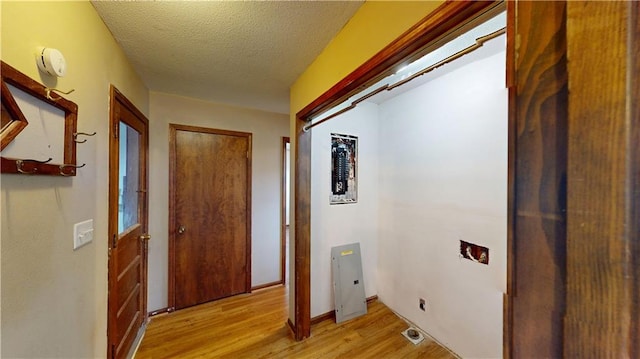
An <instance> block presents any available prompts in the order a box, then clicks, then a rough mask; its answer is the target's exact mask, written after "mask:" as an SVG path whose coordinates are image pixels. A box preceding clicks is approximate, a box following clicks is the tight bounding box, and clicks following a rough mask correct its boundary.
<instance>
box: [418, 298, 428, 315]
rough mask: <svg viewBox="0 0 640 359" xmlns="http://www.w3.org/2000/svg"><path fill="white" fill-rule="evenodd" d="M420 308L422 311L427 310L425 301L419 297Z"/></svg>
mask: <svg viewBox="0 0 640 359" xmlns="http://www.w3.org/2000/svg"><path fill="white" fill-rule="evenodd" d="M420 310H421V311H423V312H426V311H427V301H425V300H424V299H422V298H420Z"/></svg>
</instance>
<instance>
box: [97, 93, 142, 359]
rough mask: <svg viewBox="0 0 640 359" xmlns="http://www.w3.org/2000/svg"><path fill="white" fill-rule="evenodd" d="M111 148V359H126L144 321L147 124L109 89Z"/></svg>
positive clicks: (123, 98) (121, 96)
mask: <svg viewBox="0 0 640 359" xmlns="http://www.w3.org/2000/svg"><path fill="white" fill-rule="evenodd" d="M110 128H111V129H110V145H109V304H108V312H109V314H108V315H109V322H108V326H109V328H108V344H109V347H108V349H107V352H108V357H109V358H124V357H126V356H127V353H128V352H129V350H130V348H131V345H132V344H133V341H134V339H135V337H136V335H137V334H138V331H139V330H140V328H141V327H142V325H143V324H144V323H145V322H146V319H147V309H146V306H147V300H146V294H147V283H146V267H147V240H148V239H149V238H150V237H149V236H148V234H147V193H146V188H147V152H148V150H147V149H148V145H147V144H148V142H149V141H148V131H147V130H148V121H147V119H146V118H145V117H144V115H142V113H140V112H139V111H138V110H137V109H136V108H135V107H134V106H133V105H132V104H131V103H130V102H129V101H128V100H127V99H126V98H125V97H124V96H123V95H122V94H120V92H118V90H116V89H115V88H112V91H111V126H110Z"/></svg>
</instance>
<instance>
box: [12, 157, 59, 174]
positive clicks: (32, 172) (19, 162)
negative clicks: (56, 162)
mask: <svg viewBox="0 0 640 359" xmlns="http://www.w3.org/2000/svg"><path fill="white" fill-rule="evenodd" d="M52 160H53V158H51V157H49V159H48V160H46V161H39V160H31V159H28V160H16V168H17V169H18V172H20V173H24V174H34V173H36V172H38V167H33V170H32V171H25V170H24V169H22V165H23V164H24V163H25V162H27V163H34V164H35V165H36V166H37V165H42V164H45V163H49V162H51V161H52Z"/></svg>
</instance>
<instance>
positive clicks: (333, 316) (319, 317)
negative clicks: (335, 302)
mask: <svg viewBox="0 0 640 359" xmlns="http://www.w3.org/2000/svg"><path fill="white" fill-rule="evenodd" d="M376 300H378V296H377V295H372V296H371V297H369V298H367V306H369V305H370V304H371V303H373V302H375V301H376ZM330 319H331V320H334V321H335V320H336V312H335V310H332V311H330V312H326V313H323V314H320V315H317V316H315V317H313V318H311V325H315V324H318V323H320V322H324V321H325V320H330Z"/></svg>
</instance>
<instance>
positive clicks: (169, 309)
mask: <svg viewBox="0 0 640 359" xmlns="http://www.w3.org/2000/svg"><path fill="white" fill-rule="evenodd" d="M174 310H176V309H175V308H174V307H165V308H160V309H158V310H154V311H153V312H149V318H151V317H155V316H156V315H160V314H165V313H171V312H173V311H174Z"/></svg>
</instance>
